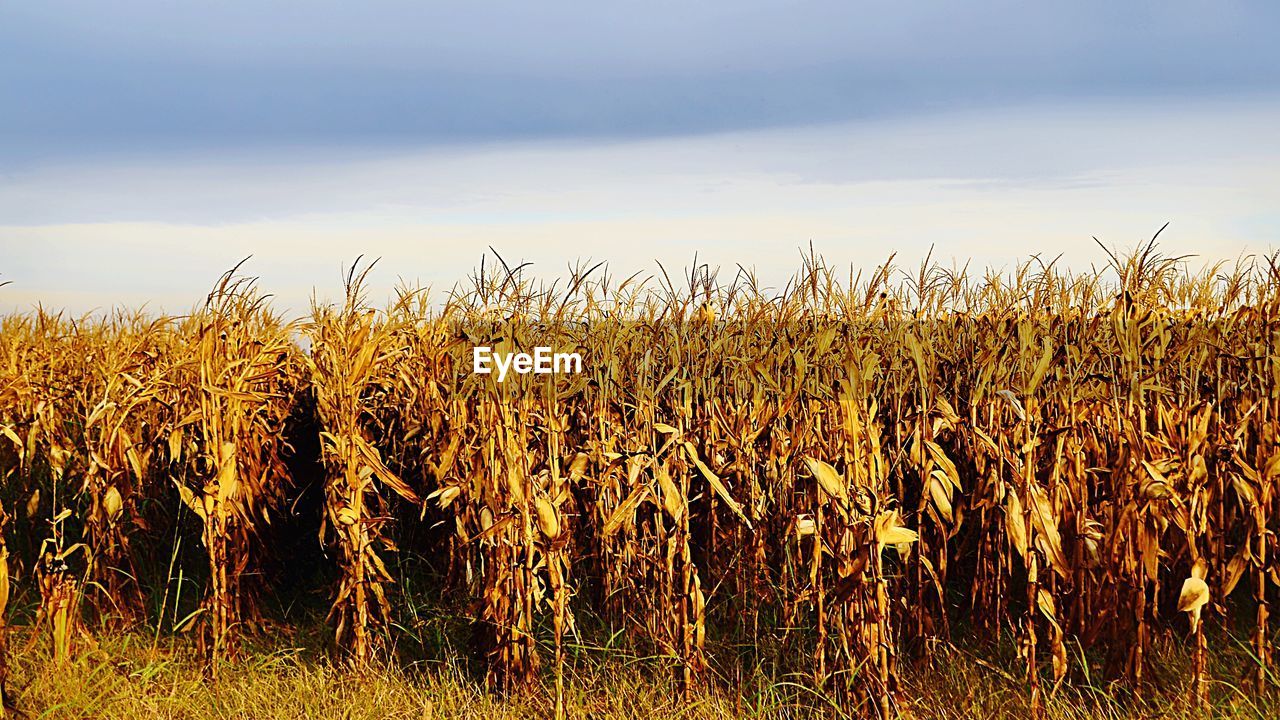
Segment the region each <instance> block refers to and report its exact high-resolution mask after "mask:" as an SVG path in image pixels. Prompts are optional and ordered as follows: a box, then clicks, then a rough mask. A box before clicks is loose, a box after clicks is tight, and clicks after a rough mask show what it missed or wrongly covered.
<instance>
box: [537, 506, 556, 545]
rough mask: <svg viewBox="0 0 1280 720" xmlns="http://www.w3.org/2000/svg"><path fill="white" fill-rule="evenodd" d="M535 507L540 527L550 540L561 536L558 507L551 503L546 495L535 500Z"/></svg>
mask: <svg viewBox="0 0 1280 720" xmlns="http://www.w3.org/2000/svg"><path fill="white" fill-rule="evenodd" d="M533 508H534V510H535V512H537V515H538V528H539V529H541V530H542V534H543V535H545V536H546V538H547V539H548V540H555V539H556V538H557V537H559V536H560V520H559V518H558V517H557V516H556V508H555V506H554V505H552V504H551V501H550V500H547V499H546V498H544V497H538V498H536V499H535V500H534V501H533Z"/></svg>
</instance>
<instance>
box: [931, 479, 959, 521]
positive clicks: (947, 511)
mask: <svg viewBox="0 0 1280 720" xmlns="http://www.w3.org/2000/svg"><path fill="white" fill-rule="evenodd" d="M929 497H930V498H932V499H933V506H934V507H935V508H936V509H937V510H938V514H939V515H941V516H942V517H943V518H944V519H945V520H946V521H947V522H949V523H953V522H955V515H954V514H953V512H952V510H951V490H950V488H949V487H947V476H946V473H944V472H943V471H941V470H934V471H933V472H931V473H929Z"/></svg>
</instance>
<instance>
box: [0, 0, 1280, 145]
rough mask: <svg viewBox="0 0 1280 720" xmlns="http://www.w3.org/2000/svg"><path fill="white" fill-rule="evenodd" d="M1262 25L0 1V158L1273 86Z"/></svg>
mask: <svg viewBox="0 0 1280 720" xmlns="http://www.w3.org/2000/svg"><path fill="white" fill-rule="evenodd" d="M1278 23H1280V6H1276V5H1275V4H1274V3H1267V2H1237V3H1216V4H1213V5H1212V6H1209V5H1206V4H1204V3H1199V2H1192V1H1191V0H1174V1H1172V2H1166V3H1160V4H1158V5H1152V4H1146V3H1114V2H1096V1H1091V0H1086V1H1084V2H1078V3H1070V4H1061V5H1054V6H1046V5H1044V4H1040V3H1020V2H1012V1H1008V0H984V1H982V2H972V3H953V2H942V1H940V0H939V1H936V2H920V3H910V4H901V3H899V4H892V3H882V2H798V3H797V2H761V1H759V0H737V1H735V2H725V1H715V2H704V3H676V2H669V1H661V2H649V3H633V2H624V3H587V4H584V3H580V2H569V1H568V0H547V1H546V2H539V3H528V2H487V3H466V4H444V3H439V4H437V3H417V2H408V1H407V0H401V1H389V0H373V1H371V2H366V3H359V4H351V3H339V2H306V3H302V2H282V1H279V0H275V1H267V2H253V3H249V2H245V1H244V0H230V1H228V2H223V3H216V4H206V5H201V6H195V5H192V4H190V3H166V2H159V1H158V0H151V1H146V2H123V3H112V4H111V6H110V7H106V6H102V5H99V4H96V3H88V2H84V1H83V0H79V1H76V0H50V1H49V2H44V3H34V4H23V5H18V4H12V3H9V4H5V5H3V6H0V106H3V107H5V108H6V112H5V113H4V114H3V115H0V163H2V162H8V163H10V164H13V163H32V162H39V161H41V160H42V159H47V158H50V157H58V156H62V155H65V154H71V155H75V154H80V153H85V152H115V151H128V152H134V151H138V150H140V149H141V150H145V149H147V148H155V147H169V148H187V149H190V148H196V149H199V148H206V147H232V148H234V147H262V146H267V147H272V146H279V145H281V144H290V143H299V142H301V143H311V144H339V145H341V144H352V143H365V144H378V143H390V144H392V145H398V144H403V143H410V142H411V143H436V144H441V143H454V142H473V141H477V140H504V141H505V140H519V139H536V138H585V137H597V138H599V137H621V138H634V137H659V136H681V135H687V134H691V133H711V132H725V131H734V130H746V129H757V128H767V127H783V126H791V125H797V124H813V123H833V122H843V121H849V120H854V119H867V118H878V117H904V116H909V115H912V114H915V113H921V112H936V111H938V110H945V109H958V108H975V107H977V108H980V107H986V106H989V105H991V104H1019V103H1024V102H1028V101H1032V100H1037V99H1045V98H1050V99H1052V98H1059V99H1062V98H1090V97H1092V98H1097V97H1112V98H1115V97H1134V96H1151V95H1155V96H1164V97H1171V96H1172V97H1186V98H1202V97H1210V96H1215V95H1218V94H1221V93H1224V92H1225V93H1242V92H1243V93H1257V92H1272V91H1275V90H1277V89H1278V88H1277V78H1280V49H1278V48H1277V46H1276V45H1275V44H1274V43H1273V42H1272V39H1271V38H1270V36H1269V28H1273V27H1275V26H1276V25H1277V24H1278Z"/></svg>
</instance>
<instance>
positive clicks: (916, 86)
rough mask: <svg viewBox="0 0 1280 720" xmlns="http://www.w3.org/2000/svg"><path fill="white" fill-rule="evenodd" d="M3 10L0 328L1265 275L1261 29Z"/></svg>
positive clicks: (832, 9)
mask: <svg viewBox="0 0 1280 720" xmlns="http://www.w3.org/2000/svg"><path fill="white" fill-rule="evenodd" d="M1045 5H1046V4H1045V3H1027V2H1002V1H998V0H982V1H974V2H966V3H957V2H910V3H890V2H848V1H847V0H846V1H845V2H790V3H782V2H753V1H750V0H737V1H736V2H719V1H718V0H717V1H715V2H710V1H708V2H701V3H688V2H680V3H675V2H663V1H657V0H648V1H647V2H643V3H642V2H608V3H582V2H559V1H545V0H544V1H543V2H538V3H530V2H510V3H492V2H472V3H465V4H464V3H447V4H446V3H422V2H408V1H405V2H390V1H387V0H377V1H370V0H366V1H365V2H360V3H355V2H349V3H336V2H323V1H318V0H308V1H307V2H301V1H300V2H263V1H261V0H260V1H258V2H243V1H241V0H225V1H224V2H220V3H216V4H214V3H208V4H203V3H202V4H196V3H186V2H115V3H109V4H108V3H89V2H60V1H57V0H44V1H43V2H38V3H37V2H21V3H20V2H7V3H3V4H0V281H4V280H10V281H12V284H11V285H9V286H7V287H4V288H2V289H0V309H13V308H28V307H30V306H31V305H32V304H34V303H36V302H43V303H44V304H46V305H49V306H54V307H63V306H65V307H68V308H70V309H72V310H74V311H77V312H78V311H83V310H88V309H92V308H99V307H106V306H111V305H114V304H118V303H127V304H140V303H150V305H151V306H152V307H153V308H155V309H165V310H170V311H179V310H183V309H186V308H187V307H188V306H190V305H191V304H192V303H193V302H194V301H195V300H197V299H198V298H199V297H201V296H202V295H203V293H204V292H205V291H206V290H207V287H208V286H209V284H210V283H211V282H212V281H213V279H214V278H215V277H216V276H217V275H218V274H219V273H220V272H221V271H222V270H223V269H225V268H227V267H230V266H231V265H233V264H234V263H235V262H236V261H238V260H239V259H240V258H241V257H243V256H245V255H248V254H253V255H254V259H253V260H252V261H251V262H250V263H249V265H248V266H247V268H248V270H249V271H250V272H252V273H253V274H257V275H261V276H262V280H263V284H264V287H265V288H266V289H268V290H270V291H272V292H275V293H277V295H278V296H279V298H280V302H281V304H282V305H284V306H287V307H289V308H291V309H294V310H297V311H302V310H304V309H305V306H306V303H307V298H308V297H309V295H310V293H311V290H312V288H313V287H315V288H317V289H318V290H319V291H320V293H321V294H322V295H331V294H333V292H335V291H336V290H337V287H338V280H337V279H338V274H339V268H340V267H341V265H342V264H343V263H349V262H350V261H351V260H352V259H353V258H354V257H355V256H356V255H358V254H360V253H366V254H369V255H379V256H382V257H383V261H382V263H381V264H380V266H379V271H378V273H377V274H376V275H375V280H376V282H377V283H378V287H379V288H380V289H381V290H382V291H384V292H385V290H386V289H387V288H389V287H390V286H391V285H392V284H393V283H394V282H395V280H396V278H397V277H403V278H406V279H417V280H421V281H422V282H424V283H429V284H432V285H434V286H436V287H441V288H447V287H448V286H449V285H451V284H452V283H453V282H454V281H457V280H459V279H462V278H463V277H464V276H465V275H466V273H467V271H468V270H469V269H470V268H471V267H472V266H473V265H474V264H475V263H476V262H477V261H478V259H479V257H480V255H481V253H482V252H484V250H485V248H486V247H488V246H490V245H492V246H494V247H495V248H497V249H498V250H499V251H500V252H502V253H503V254H504V256H506V257H507V258H508V259H509V260H510V259H528V260H532V261H534V262H535V265H534V269H535V271H536V272H538V273H539V274H542V275H546V276H554V275H556V274H557V273H559V272H560V271H561V270H562V269H563V268H564V267H565V266H566V264H568V263H570V262H572V261H574V260H575V259H577V258H586V257H592V258H595V259H599V260H608V261H610V262H611V265H612V267H613V268H614V269H615V271H617V272H620V273H624V274H630V273H631V272H632V271H635V270H656V265H655V264H654V260H655V259H660V260H662V261H664V262H665V263H673V264H674V265H676V266H679V265H681V264H684V263H687V262H688V261H689V260H691V259H692V257H693V254H694V252H695V251H699V252H700V255H699V257H700V258H706V259H709V260H711V261H712V262H714V263H720V264H722V265H724V266H725V267H728V268H732V267H733V266H734V265H735V264H736V263H742V264H744V265H747V266H754V267H756V268H758V269H759V270H760V273H761V275H762V276H763V277H764V278H765V279H766V280H767V281H769V282H776V283H781V282H784V281H785V278H786V275H787V272H788V271H789V270H791V269H794V268H795V267H796V266H797V264H798V258H799V254H798V251H797V248H799V247H801V246H806V247H807V246H808V244H809V243H810V242H812V243H813V244H814V246H815V248H817V249H818V250H819V251H820V252H823V253H824V254H825V255H827V256H828V258H829V259H831V260H832V261H834V262H838V263H854V264H855V265H858V266H864V265H874V264H875V263H876V262H878V261H880V260H882V259H883V258H884V257H885V256H887V255H888V254H889V253H890V252H892V251H895V250H896V251H898V252H899V254H900V257H902V258H904V259H907V260H908V261H910V260H915V259H918V258H920V257H923V255H924V253H925V252H927V251H928V248H929V247H930V246H931V245H934V246H936V248H937V249H936V250H935V255H940V256H942V257H944V258H947V259H950V258H957V259H958V261H959V262H963V261H964V260H966V259H969V258H972V259H974V260H975V261H977V262H979V263H983V264H987V263H991V264H995V265H998V266H1005V265H1009V264H1011V263H1012V262H1013V261H1014V259H1015V258H1018V257H1026V256H1027V255H1029V254H1031V253H1034V252H1043V253H1050V254H1057V253H1059V252H1062V253H1065V260H1066V262H1068V263H1069V264H1071V265H1073V266H1076V267H1087V266H1088V265H1089V264H1090V263H1093V262H1098V261H1100V260H1101V259H1102V258H1101V251H1099V250H1098V249H1097V248H1096V246H1094V245H1093V243H1092V241H1091V240H1090V239H1089V238H1090V236H1091V235H1097V236H1099V237H1101V238H1102V239H1103V240H1104V241H1108V242H1109V243H1110V244H1113V245H1119V246H1132V245H1133V244H1135V243H1137V242H1138V241H1140V240H1141V239H1143V238H1144V237H1148V236H1150V234H1151V233H1152V232H1154V231H1155V230H1156V229H1157V228H1159V227H1160V225H1162V224H1163V223H1164V222H1165V221H1171V222H1172V224H1171V226H1170V228H1169V230H1168V231H1166V234H1165V235H1162V238H1163V239H1165V247H1166V249H1167V251H1169V252H1177V253H1179V254H1181V253H1197V254H1199V255H1201V256H1202V257H1204V258H1206V259H1218V258H1234V257H1236V256H1238V255H1239V254H1241V253H1249V252H1253V253H1258V252H1267V251H1269V250H1272V249H1275V248H1277V247H1280V232H1278V229H1280V140H1278V139H1277V136H1278V135H1280V134H1278V133H1276V132H1275V131H1274V129H1273V128H1275V127H1280V50H1278V49H1277V44H1276V43H1275V41H1274V39H1275V38H1274V36H1275V32H1276V30H1277V29H1280V4H1276V3H1271V2H1251V3H1245V2H1237V3H1232V2H1221V1H1220V2H1190V1H1184V0H1166V1H1165V2H1158V3H1157V2H1126V3H1116V2H1072V3H1057V4H1055V9H1050V8H1047V7H1045Z"/></svg>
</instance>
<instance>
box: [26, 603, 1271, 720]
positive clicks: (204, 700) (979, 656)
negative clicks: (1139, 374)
mask: <svg viewBox="0 0 1280 720" xmlns="http://www.w3.org/2000/svg"><path fill="white" fill-rule="evenodd" d="M12 630H13V632H12V635H11V638H10V640H11V643H10V648H11V652H12V657H11V676H10V681H9V687H8V694H9V698H10V702H11V703H12V705H13V706H14V707H15V708H16V709H17V711H18V712H17V713H16V715H17V716H18V717H24V718H29V719H34V718H159V719H166V718H175V719H176V718H190V719H193V720H197V719H203V718H254V719H255V720H257V719H263V718H289V719H290V720H303V719H309V718H316V719H321V718H323V719H325V720H328V719H330V718H349V719H351V720H357V719H365V718H367V719H369V720H373V719H375V718H378V719H381V718H463V719H465V718H477V719H480V718H545V717H549V716H550V714H551V705H550V702H549V687H546V686H544V687H535V688H532V689H531V690H530V691H528V692H526V693H522V694H518V695H513V696H508V697H500V696H497V695H493V694H489V693H486V692H484V691H483V690H482V689H481V687H480V685H479V684H478V683H477V682H476V681H475V679H474V677H473V676H472V675H471V673H470V671H469V670H468V669H467V662H466V658H465V657H464V656H459V655H455V654H451V653H449V652H446V653H445V656H444V657H443V658H439V659H436V660H434V661H432V662H424V661H419V662H416V663H409V664H407V665H394V666H393V665H388V666H385V667H381V668H377V669H374V670H371V671H365V672H354V671H352V670H349V669H347V668H345V667H343V666H341V665H335V664H334V663H333V662H331V661H330V660H328V659H327V656H326V655H325V653H324V652H323V651H322V650H320V649H319V647H318V645H317V644H316V643H315V642H314V639H315V638H319V637H321V635H320V632H319V631H320V628H317V629H316V630H317V631H316V632H314V633H311V632H306V633H302V634H299V633H298V631H296V630H294V629H292V626H282V627H280V628H279V629H278V630H279V632H273V631H272V630H271V629H269V628H263V629H261V630H260V631H259V632H258V633H256V641H255V642H254V643H251V644H250V645H248V646H247V647H246V648H245V649H244V652H243V653H242V657H241V658H240V659H238V660H236V661H234V662H232V663H230V664H229V665H227V666H225V667H224V668H223V670H222V673H221V677H220V679H219V681H218V682H217V683H216V684H214V683H213V682H211V681H210V680H209V677H208V674H207V672H206V670H205V667H204V665H203V664H202V660H201V659H200V656H199V654H198V653H197V652H196V648H195V647H194V644H193V643H192V642H191V641H190V640H189V639H188V638H186V637H184V636H176V637H160V638H159V639H158V640H157V639H156V637H155V636H154V635H153V634H150V633H146V632H137V633H124V634H116V635H102V636H99V637H98V639H97V640H96V641H92V642H91V641H89V640H88V639H87V637H86V638H82V640H81V643H80V648H79V651H78V653H77V657H76V659H75V660H74V661H73V662H72V663H70V664H69V665H68V666H66V667H63V668H55V667H54V665H53V663H52V661H51V660H50V658H49V654H48V648H47V646H48V643H47V641H46V640H47V639H46V638H45V637H43V636H42V637H38V638H36V639H35V642H31V636H30V630H29V628H27V627H16V628H13V629H12ZM294 642H296V643H297V644H298V647H290V648H286V649H271V646H273V645H274V646H279V645H282V644H289V643H294ZM929 658H930V660H929V662H918V664H911V663H906V664H905V665H904V667H903V672H902V675H903V687H902V690H901V693H900V697H901V701H902V707H903V716H904V717H914V718H937V719H939V720H942V719H951V718H955V719H956V720H960V719H961V718H964V719H966V720H967V719H968V718H1002V717H1007V718H1024V717H1028V716H1029V705H1028V698H1027V693H1026V689H1025V684H1024V683H1023V681H1022V679H1021V678H1020V677H1018V676H1017V673H1016V671H1014V670H1012V668H1014V667H1016V665H1015V661H1014V659H1013V658H1012V656H1011V653H1010V652H1009V651H1008V649H1007V648H1006V649H990V648H988V649H984V650H983V651H982V652H980V653H979V652H976V651H970V650H966V649H963V648H957V647H950V648H948V647H940V648H938V649H937V650H936V651H934V652H932V653H930V654H929ZM1072 660H1073V668H1074V672H1073V676H1072V679H1071V681H1070V682H1069V683H1064V684H1063V685H1062V686H1061V687H1060V688H1058V689H1057V690H1056V691H1052V688H1051V686H1047V689H1049V690H1050V691H1051V692H1050V695H1049V696H1048V698H1047V708H1048V717H1049V718H1061V719H1063V720H1066V719H1068V718H1070V719H1077V718H1078V719H1080V720H1085V719H1090V720H1092V719H1101V718H1197V719H1199V718H1203V717H1205V715H1203V714H1202V713H1200V712H1199V711H1197V710H1196V709H1195V708H1194V707H1193V706H1192V705H1191V704H1190V703H1189V702H1188V697H1189V695H1188V693H1187V691H1186V688H1185V678H1186V677H1187V675H1188V673H1187V670H1186V669H1187V656H1186V654H1185V651H1184V648H1181V647H1179V646H1177V645H1172V644H1170V645H1167V646H1164V647H1161V648H1160V649H1159V654H1158V655H1157V656H1156V657H1155V659H1154V661H1153V663H1152V668H1153V672H1152V675H1153V676H1154V677H1153V681H1152V685H1151V686H1150V687H1148V688H1145V689H1144V692H1143V693H1142V694H1141V697H1138V696H1136V695H1135V694H1134V693H1132V692H1130V691H1129V690H1128V689H1126V688H1124V687H1123V686H1122V685H1118V684H1117V685H1111V684H1107V683H1104V682H1100V681H1098V680H1097V679H1096V678H1097V677H1098V675H1097V673H1099V672H1100V664H1099V661H1097V660H1096V659H1093V658H1086V657H1084V656H1083V655H1081V654H1078V655H1077V656H1076V657H1073V658H1072ZM1085 661H1087V662H1085ZM904 662H905V661H904ZM1249 664H1250V661H1249V658H1248V655H1247V652H1246V651H1245V650H1244V649H1243V648H1242V647H1239V646H1229V647H1223V648H1220V649H1219V651H1218V652H1217V653H1216V654H1215V655H1214V657H1213V660H1212V663H1211V666H1210V667H1211V671H1212V674H1213V676H1214V678H1215V680H1214V682H1213V684H1212V701H1213V704H1212V707H1211V708H1210V713H1209V717H1223V718H1260V719H1266V718H1275V717H1280V703H1277V700H1276V697H1275V695H1276V691H1277V690H1280V688H1277V687H1274V686H1273V687H1272V688H1271V694H1270V695H1268V696H1264V697H1263V698H1254V697H1252V696H1251V695H1250V694H1249V693H1247V692H1245V691H1243V690H1242V689H1241V685H1242V682H1241V681H1240V680H1239V679H1240V678H1243V677H1245V675H1246V673H1247V672H1248V669H1249ZM571 666H572V667H571V671H570V672H569V673H568V684H567V704H568V709H569V716H570V717H573V718H591V719H592V720H613V719H617V720H623V719H625V720H636V719H637V718H645V717H661V718H739V717H746V718H810V717H815V718H816V717H836V718H839V717H845V716H844V715H843V714H841V713H840V712H839V711H837V710H835V709H834V707H833V704H832V703H831V702H830V701H829V699H828V698H825V697H822V696H821V695H820V694H818V693H816V692H815V691H813V690H812V689H810V683H809V682H808V678H801V677H791V676H786V675H784V676H782V677H778V676H776V675H773V674H770V673H766V672H764V671H763V670H761V669H759V668H757V669H756V670H754V671H746V672H743V671H741V670H739V671H738V673H739V674H740V675H742V677H737V678H734V679H729V678H723V677H722V681H721V682H720V683H719V684H718V687H717V688H714V689H705V690H703V691H701V692H699V693H697V694H696V695H695V696H694V698H693V699H692V700H690V701H686V700H685V699H683V698H682V696H681V695H680V693H679V691H678V689H677V687H676V685H675V683H674V680H673V679H672V678H671V675H670V673H669V672H667V671H666V670H665V669H664V667H663V662H662V660H661V659H655V658H639V657H635V656H632V655H628V654H627V653H626V652H624V651H622V650H619V649H611V648H610V649H606V648H576V649H575V652H573V653H572V657H571ZM1085 668H1088V671H1086V670H1085ZM721 675H722V676H723V673H721ZM11 712H12V711H11Z"/></svg>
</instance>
